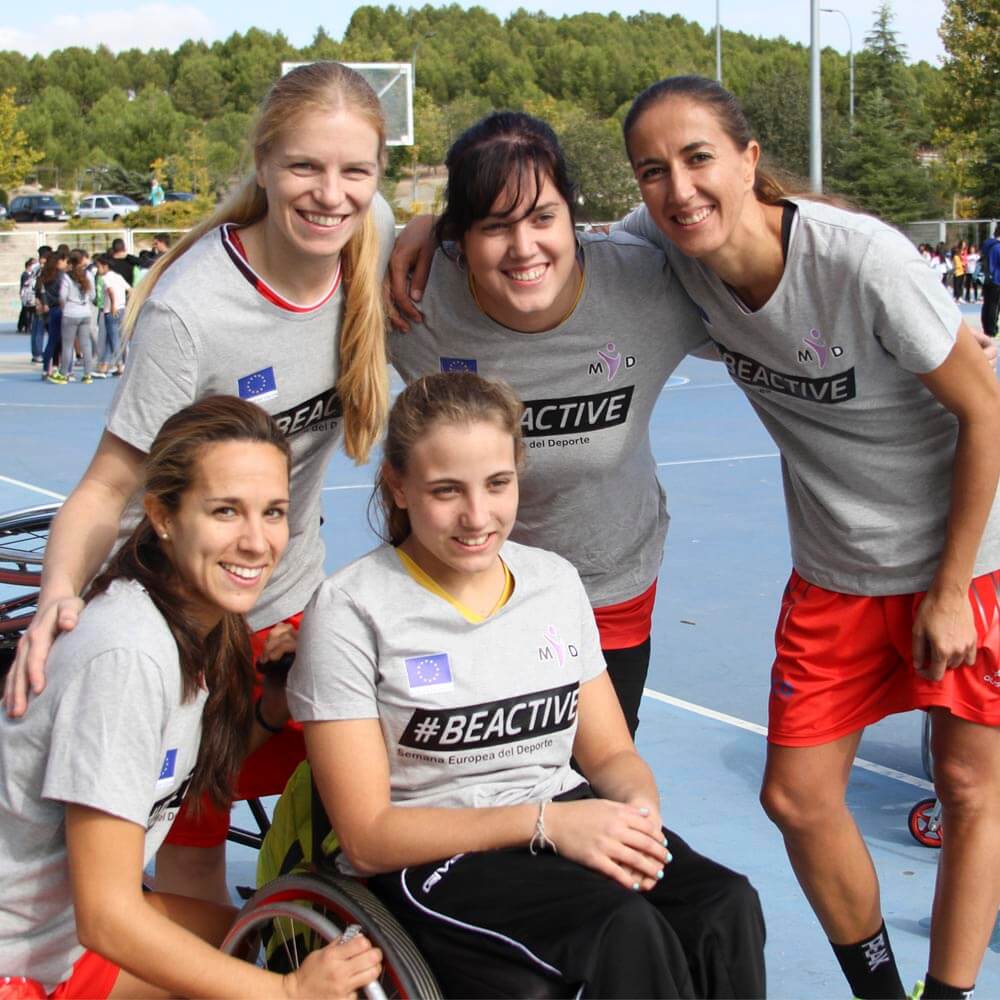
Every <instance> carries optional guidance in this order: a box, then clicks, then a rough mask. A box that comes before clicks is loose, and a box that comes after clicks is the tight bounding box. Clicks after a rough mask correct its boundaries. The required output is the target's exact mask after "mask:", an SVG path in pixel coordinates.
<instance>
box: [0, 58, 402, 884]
mask: <svg viewBox="0 0 1000 1000" xmlns="http://www.w3.org/2000/svg"><path fill="white" fill-rule="evenodd" d="M251 143H252V147H253V155H254V172H253V174H252V175H251V176H249V177H248V178H247V180H246V182H245V183H244V184H243V185H242V187H241V188H240V189H239V190H238V191H237V192H236V193H235V194H234V195H233V197H232V198H231V199H230V200H229V201H228V202H227V203H226V204H224V205H223V206H222V207H221V208H220V209H219V210H218V211H217V212H216V213H215V214H214V215H213V216H212V217H211V218H210V219H209V220H207V221H206V222H205V223H203V224H202V225H201V226H199V227H197V228H196V229H194V230H193V231H192V232H190V233H189V234H187V236H185V238H184V239H183V240H181V241H180V242H179V243H178V244H177V245H176V246H175V247H174V248H173V249H172V250H171V251H170V252H169V253H168V254H166V255H164V256H163V257H162V258H161V259H160V260H159V261H158V262H157V264H156V266H155V267H154V268H153V269H152V271H151V272H150V274H149V275H148V276H147V277H146V278H145V279H144V281H143V282H142V284H141V285H140V286H139V288H138V289H137V290H136V292H135V294H134V295H133V297H132V299H131V301H130V303H129V307H128V312H127V315H126V323H125V325H126V333H127V335H128V336H129V337H130V343H129V364H128V366H127V368H126V372H125V376H124V379H123V383H122V386H121V388H120V389H119V392H118V395H117V396H116V398H115V401H114V404H113V405H112V407H111V411H110V413H109V416H108V423H107V429H106V430H105V432H104V435H103V437H102V439H101V443H100V445H99V447H98V450H97V454H96V455H95V456H94V459H93V461H92V463H91V465H90V468H89V469H88V470H87V472H86V473H85V475H84V478H83V480H82V481H81V483H80V484H79V485H78V486H77V488H76V489H75V490H74V491H73V493H72V494H71V496H70V497H69V499H68V500H67V501H66V504H65V505H64V506H63V509H62V511H61V512H60V514H59V516H58V518H57V519H56V522H55V524H54V526H53V530H52V536H51V539H50V541H49V548H48V552H47V554H46V563H45V569H44V573H43V576H42V593H41V597H40V600H39V611H38V614H37V615H36V616H35V620H34V621H33V622H32V625H31V627H30V628H29V629H28V632H27V634H26V636H25V638H24V639H23V640H22V645H21V649H20V650H19V652H18V656H17V660H16V662H15V666H14V669H13V670H12V675H11V680H10V681H9V682H8V687H7V694H6V701H7V706H8V709H9V710H11V711H12V712H14V713H15V714H20V713H21V712H23V711H24V710H25V708H26V704H27V687H28V684H29V683H30V686H31V689H32V690H33V691H36V692H37V691H38V690H40V689H41V687H42V685H43V684H44V680H43V664H44V659H45V655H46V654H47V651H48V648H49V644H50V642H51V637H52V635H53V632H54V631H55V630H56V629H64V628H71V627H72V626H73V623H74V622H75V619H76V614H77V611H78V608H79V599H78V597H77V596H76V595H78V594H79V593H81V591H82V589H83V588H84V587H85V586H86V583H87V581H88V580H89V579H90V577H91V576H93V574H94V573H96V572H97V570H98V568H99V567H100V565H101V562H102V561H103V560H104V559H105V558H106V556H107V554H108V551H109V550H110V548H111V546H112V544H113V543H114V540H115V537H116V535H117V534H118V530H119V521H120V520H121V517H122V514H123V513H126V521H128V520H129V517H130V515H131V513H134V511H135V506H134V504H133V506H132V507H131V508H130V511H128V512H126V504H127V503H128V500H129V498H130V497H131V496H132V495H133V493H134V492H135V489H136V487H137V485H138V478H139V470H140V468H141V463H142V457H143V452H145V451H146V450H147V449H148V447H149V443H150V441H151V440H152V439H153V437H154V436H155V434H156V431H157V430H158V428H159V426H160V424H161V423H162V422H163V420H164V419H165V418H166V417H168V416H169V415H170V414H171V413H172V412H175V411H176V410H178V409H180V408H181V407H182V406H184V405H185V404H187V403H188V402H190V401H191V400H193V399H197V398H199V397H201V396H204V395H206V394H210V393H219V392H224V393H231V394H233V395H237V396H240V397H241V398H244V399H247V400H250V401H251V402H254V403H257V404H259V405H261V406H263V407H264V408H265V409H266V410H267V411H268V412H269V413H271V414H272V415H273V416H274V418H275V420H276V421H277V422H278V426H279V427H281V428H282V430H283V431H284V433H285V434H286V436H287V437H288V440H289V444H290V446H291V449H292V492H293V495H294V497H295V506H294V508H293V511H292V518H291V541H290V544H289V554H288V558H287V559H286V560H285V561H284V563H283V564H282V566H281V567H280V568H279V570H278V572H277V574H276V575H275V577H274V578H273V579H272V581H271V584H270V585H269V586H268V588H267V589H266V590H265V592H264V594H263V595H262V598H261V601H260V603H259V604H258V605H257V606H256V607H255V608H254V610H253V612H252V613H251V614H250V616H249V620H250V624H251V627H252V628H253V629H255V630H256V631H257V647H258V648H257V653H258V657H259V658H260V659H263V660H265V661H267V660H272V659H277V658H278V657H279V656H280V655H281V654H282V652H284V651H285V650H287V649H288V648H289V647H290V646H291V645H293V644H294V634H293V633H294V628H295V627H296V625H297V618H296V616H297V614H298V613H299V612H300V611H301V609H302V608H303V607H304V605H305V603H306V601H307V600H308V599H309V597H310V595H311V594H312V592H313V590H314V589H315V587H316V585H317V584H318V583H319V582H320V580H321V579H322V578H323V543H322V540H321V537H320V532H319V528H320V514H321V510H320V494H321V487H322V482H323V474H324V471H325V469H326V465H327V462H328V460H329V458H330V456H331V455H332V454H333V452H334V450H335V448H336V447H337V445H338V443H339V442H340V441H341V440H343V444H344V449H345V451H346V452H347V454H348V455H350V456H351V457H352V458H354V459H355V460H357V461H359V462H361V461H364V460H365V458H366V457H367V455H368V452H369V449H370V448H371V447H372V444H373V442H374V441H375V439H376V438H377V436H378V434H379V432H380V430H381V427H382V424H383V421H384V416H385V412H386V408H387V401H388V378H387V369H386V360H385V334H384V322H383V309H382V299H381V274H382V252H381V251H382V250H383V249H384V252H385V253H386V254H387V253H388V245H389V243H390V242H391V238H392V220H391V217H390V216H389V213H388V210H387V207H386V206H385V203H384V202H379V201H378V200H375V203H374V206H373V199H374V198H375V193H376V186H377V183H378V178H379V175H380V172H381V169H382V165H383V160H384V155H385V134H384V124H383V119H382V112H381V108H380V106H379V103H378V99H377V97H376V95H375V93H374V92H373V91H372V89H371V87H369V86H368V84H367V83H366V82H365V81H364V79H363V78H362V77H361V76H359V75H358V74H357V73H355V72H354V71H353V70H351V69H349V68H347V67H345V66H342V65H340V64H338V63H328V62H324V63H314V64H311V65H308V66H302V67H299V68H297V69H295V70H293V71H292V72H290V73H288V74H287V75H286V76H284V77H282V78H281V79H280V80H278V81H277V82H276V83H275V84H274V86H273V87H272V89H271V91H270V93H269V94H268V96H267V97H266V98H265V100H264V103H263V105H262V108H261V112H260V117H259V120H258V122H257V124H256V126H255V128H254V130H253V133H252V136H251ZM376 209H377V210H378V212H379V217H378V219H376V216H375V211H376ZM273 626H278V627H277V628H275V629H274V631H273V633H268V632H267V631H266V630H269V629H271V628H272V627H273ZM265 721H266V724H267V725H268V726H269V728H270V729H271V730H273V732H274V737H273V739H271V740H270V741H269V743H268V745H267V747H266V748H264V749H262V750H261V751H260V752H259V753H258V754H255V755H254V756H252V757H251V758H250V759H249V760H248V762H247V767H246V769H245V771H244V780H243V781H242V782H241V785H240V796H241V797H250V796H254V795H265V794H272V793H277V792H280V791H281V789H282V788H283V787H284V783H285V781H286V780H287V777H288V775H289V774H290V773H291V771H292V770H293V769H294V767H295V766H296V764H297V763H298V761H299V760H301V759H302V757H303V756H304V747H303V744H302V738H301V733H300V732H298V731H297V730H292V729H289V728H287V727H286V726H285V722H286V719H285V718H280V717H271V718H266V719H265ZM189 819H190V817H187V816H182V817H181V818H180V820H179V821H178V823H176V824H175V825H174V828H173V830H172V831H171V835H170V847H169V849H168V850H167V851H165V852H162V853H161V856H160V859H159V864H158V871H157V874H158V879H159V880H160V887H161V888H162V887H164V886H170V887H172V888H175V889H176V888H181V889H184V890H185V891H189V892H191V893H194V894H200V895H204V896H207V897H210V898H217V899H222V898H226V895H227V893H226V888H225V880H224V876H225V867H224V844H225V834H226V829H227V827H228V814H226V813H223V812H219V811H217V810H212V809H210V808H209V807H207V806H206V808H205V809H203V810H202V813H201V817H200V819H199V820H198V821H197V822H195V823H189V822H188V820H189Z"/></svg>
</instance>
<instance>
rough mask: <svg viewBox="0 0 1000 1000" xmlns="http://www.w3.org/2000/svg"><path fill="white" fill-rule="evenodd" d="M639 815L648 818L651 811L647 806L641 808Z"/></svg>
mask: <svg viewBox="0 0 1000 1000" xmlns="http://www.w3.org/2000/svg"><path fill="white" fill-rule="evenodd" d="M639 815H640V816H648V815H649V809H648V808H647V807H646V806H640V807H639Z"/></svg>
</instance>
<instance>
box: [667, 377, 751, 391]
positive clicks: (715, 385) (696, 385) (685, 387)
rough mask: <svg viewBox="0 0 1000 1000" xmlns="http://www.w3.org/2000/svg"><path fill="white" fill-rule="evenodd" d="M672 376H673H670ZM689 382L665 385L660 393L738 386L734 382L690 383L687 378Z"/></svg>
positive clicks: (734, 387)
mask: <svg viewBox="0 0 1000 1000" xmlns="http://www.w3.org/2000/svg"><path fill="white" fill-rule="evenodd" d="M671 378H673V376H671ZM687 382H688V383H690V384H684V385H665V386H664V387H663V388H662V389H661V390H660V393H661V394H662V393H664V392H680V391H681V390H682V389H683V390H686V391H690V390H691V389H737V388H739V386H737V385H736V383H735V382H697V383H692V382H691V380H690V379H688V380H687Z"/></svg>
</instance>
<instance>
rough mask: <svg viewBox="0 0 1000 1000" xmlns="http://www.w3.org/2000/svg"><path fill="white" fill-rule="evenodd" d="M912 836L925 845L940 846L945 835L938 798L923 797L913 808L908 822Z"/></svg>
mask: <svg viewBox="0 0 1000 1000" xmlns="http://www.w3.org/2000/svg"><path fill="white" fill-rule="evenodd" d="M907 826H908V829H909V831H910V836H912V837H913V839H914V840H915V841H916V842H917V843H918V844H920V845H922V846H923V847H940V846H941V838H942V836H943V828H942V824H941V806H940V805H939V804H938V800H937V799H921V800H920V801H919V802H918V803H917V804H916V805H915V806H914V807H913V808H912V809H911V810H910V817H909V822H908V823H907Z"/></svg>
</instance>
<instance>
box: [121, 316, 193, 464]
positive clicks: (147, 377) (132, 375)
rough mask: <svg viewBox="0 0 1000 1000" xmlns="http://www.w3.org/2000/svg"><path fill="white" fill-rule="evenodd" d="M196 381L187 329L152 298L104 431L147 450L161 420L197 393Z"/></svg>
mask: <svg viewBox="0 0 1000 1000" xmlns="http://www.w3.org/2000/svg"><path fill="white" fill-rule="evenodd" d="M197 385H198V357H197V353H196V351H195V349H194V343H193V340H192V338H191V334H190V333H189V331H188V330H187V329H186V328H185V326H184V324H183V323H182V322H181V321H180V319H178V317H177V315H176V314H175V313H174V312H173V310H172V309H170V308H169V307H168V306H166V305H164V304H163V303H162V302H159V301H156V300H155V299H151V300H149V301H147V302H146V303H145V305H144V306H143V307H142V311H141V312H140V313H139V317H138V320H137V323H136V330H135V335H134V336H133V337H132V340H131V342H130V344H129V356H128V365H127V366H126V369H125V375H124V376H123V378H122V384H121V386H120V387H119V389H118V394H117V395H116V396H115V398H114V401H113V402H112V404H111V410H110V411H109V413H108V430H109V431H111V433H112V434H114V435H115V436H116V437H119V438H121V439H122V440H123V441H125V442H126V443H127V444H130V445H132V446H133V447H135V448H138V449H139V450H140V451H144V452H148V451H149V448H150V445H151V444H152V443H153V439H154V438H155V437H156V435H157V433H158V432H159V430H160V427H161V426H162V424H163V421H164V420H166V419H167V417H169V416H170V415H171V414H172V413H176V412H177V411H178V410H181V409H183V408H184V407H185V406H187V405H188V404H189V403H193V402H194V400H195V399H196V398H197Z"/></svg>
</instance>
